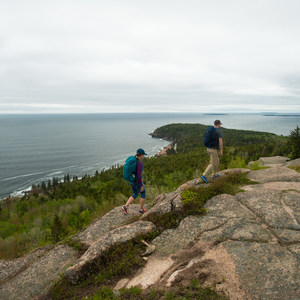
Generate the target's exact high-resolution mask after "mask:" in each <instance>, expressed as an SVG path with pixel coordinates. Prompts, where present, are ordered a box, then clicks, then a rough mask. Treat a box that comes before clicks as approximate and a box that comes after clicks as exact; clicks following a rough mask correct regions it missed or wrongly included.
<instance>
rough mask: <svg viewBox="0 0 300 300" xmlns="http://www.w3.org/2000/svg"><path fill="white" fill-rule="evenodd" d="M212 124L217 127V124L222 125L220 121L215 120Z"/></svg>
mask: <svg viewBox="0 0 300 300" xmlns="http://www.w3.org/2000/svg"><path fill="white" fill-rule="evenodd" d="M214 124H215V125H218V124H220V125H222V123H221V121H220V120H216V121H215V122H214Z"/></svg>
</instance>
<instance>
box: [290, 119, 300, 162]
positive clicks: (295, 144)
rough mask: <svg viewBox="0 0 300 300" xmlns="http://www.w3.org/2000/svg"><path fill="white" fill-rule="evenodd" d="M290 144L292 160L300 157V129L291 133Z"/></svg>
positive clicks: (297, 128)
mask: <svg viewBox="0 0 300 300" xmlns="http://www.w3.org/2000/svg"><path fill="white" fill-rule="evenodd" d="M289 142H290V145H291V148H292V149H291V158H298V157H300V128H299V127H298V125H297V127H296V129H294V130H292V131H291V134H290V137H289Z"/></svg>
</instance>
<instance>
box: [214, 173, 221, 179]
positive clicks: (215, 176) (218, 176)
mask: <svg viewBox="0 0 300 300" xmlns="http://www.w3.org/2000/svg"><path fill="white" fill-rule="evenodd" d="M217 178H220V175H219V174H217V175H214V176H213V177H212V179H217Z"/></svg>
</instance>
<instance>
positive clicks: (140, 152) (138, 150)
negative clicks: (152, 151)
mask: <svg viewBox="0 0 300 300" xmlns="http://www.w3.org/2000/svg"><path fill="white" fill-rule="evenodd" d="M136 154H139V155H148V154H147V153H146V152H145V151H144V149H142V148H139V149H137V150H136Z"/></svg>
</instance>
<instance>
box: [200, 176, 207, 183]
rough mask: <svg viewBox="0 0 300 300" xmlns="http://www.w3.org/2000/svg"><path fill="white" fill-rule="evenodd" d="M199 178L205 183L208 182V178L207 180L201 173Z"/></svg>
mask: <svg viewBox="0 0 300 300" xmlns="http://www.w3.org/2000/svg"><path fill="white" fill-rule="evenodd" d="M200 178H201V179H202V181H204V182H205V183H208V180H207V178H206V177H205V176H204V175H202V176H201V177H200Z"/></svg>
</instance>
